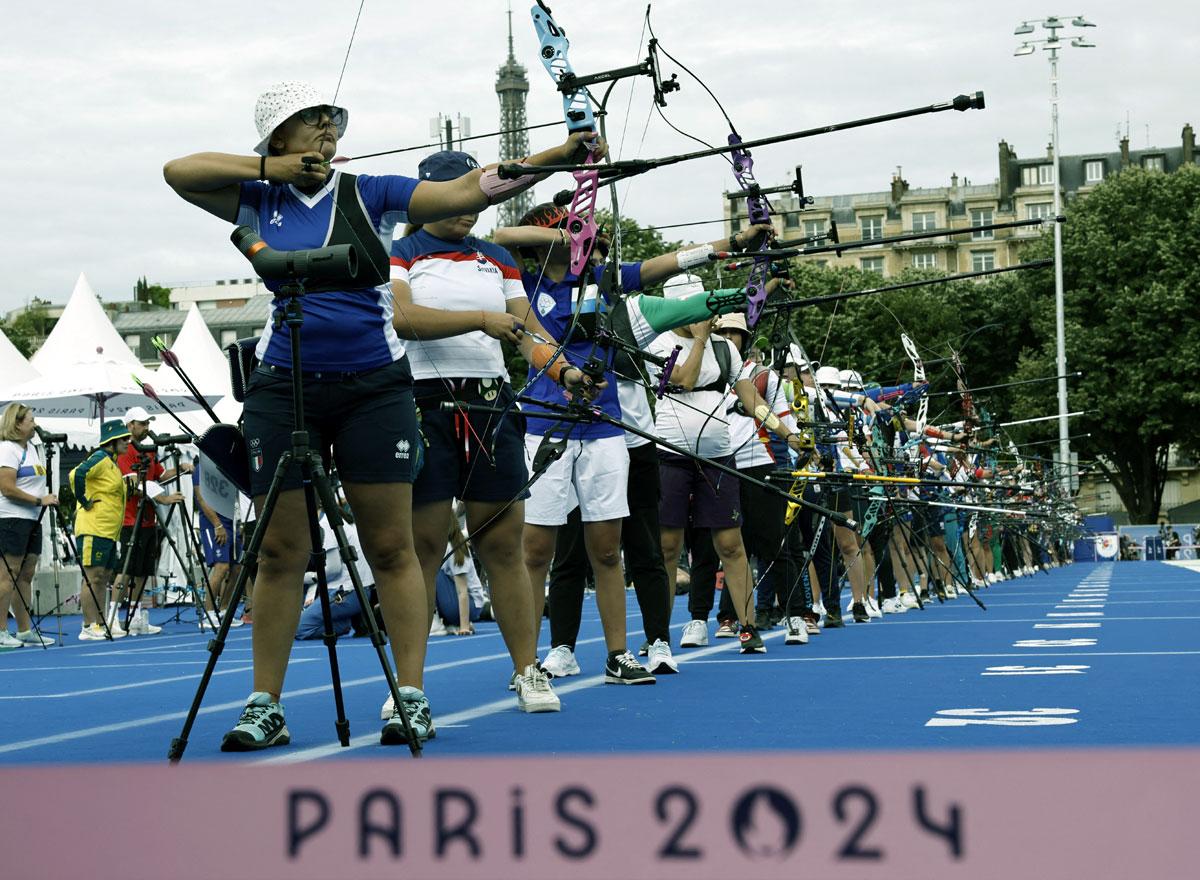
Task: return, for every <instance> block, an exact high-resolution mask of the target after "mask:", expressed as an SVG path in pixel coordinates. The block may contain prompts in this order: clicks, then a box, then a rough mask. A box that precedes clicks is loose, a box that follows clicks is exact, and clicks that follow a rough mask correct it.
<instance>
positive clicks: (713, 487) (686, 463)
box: [658, 449, 742, 529]
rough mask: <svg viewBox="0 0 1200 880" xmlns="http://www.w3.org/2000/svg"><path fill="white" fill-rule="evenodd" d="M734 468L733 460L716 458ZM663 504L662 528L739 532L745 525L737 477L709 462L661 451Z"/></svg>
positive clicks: (660, 473) (660, 513) (659, 510)
mask: <svg viewBox="0 0 1200 880" xmlns="http://www.w3.org/2000/svg"><path fill="white" fill-rule="evenodd" d="M714 460H716V461H720V463H721V464H724V465H728V466H730V467H733V462H734V457H733V456H732V455H731V456H729V457H728V458H724V459H714ZM658 465H659V470H658V473H659V478H660V479H661V480H662V502H661V503H660V504H659V506H658V519H659V523H660V524H661V525H662V526H663V528H668V529H670V528H674V529H682V528H686V527H687V526H688V525H689V514H690V524H691V525H692V526H693V527H694V528H697V529H731V528H732V529H738V528H741V526H742V487H741V485H740V483H741V481H740V480H738V478H737V477H734V476H730V475H729V474H726V473H724V472H722V471H719V470H717V469H716V468H715V467H713V466H712V465H711V464H708V463H707V462H704V463H702V462H700V461H697V460H696V459H694V458H686V457H684V456H682V455H676V454H675V453H674V452H667V451H665V450H662V449H660V450H659V451H658Z"/></svg>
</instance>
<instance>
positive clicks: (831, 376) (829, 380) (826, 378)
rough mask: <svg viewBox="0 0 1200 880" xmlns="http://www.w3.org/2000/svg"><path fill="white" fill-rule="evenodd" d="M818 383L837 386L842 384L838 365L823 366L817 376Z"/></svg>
mask: <svg viewBox="0 0 1200 880" xmlns="http://www.w3.org/2000/svg"><path fill="white" fill-rule="evenodd" d="M815 378H816V380H817V384H818V385H824V386H826V387H833V388H837V387H839V386H840V385H841V381H842V380H841V377H840V376H839V375H838V368H837V367H821V369H819V370H817V375H816V376H815Z"/></svg>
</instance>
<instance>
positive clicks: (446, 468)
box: [413, 379, 529, 505]
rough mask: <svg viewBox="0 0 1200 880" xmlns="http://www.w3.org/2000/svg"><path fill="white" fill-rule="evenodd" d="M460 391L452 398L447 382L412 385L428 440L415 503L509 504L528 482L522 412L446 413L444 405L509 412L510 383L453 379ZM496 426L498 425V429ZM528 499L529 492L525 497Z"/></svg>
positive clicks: (425, 436) (428, 380)
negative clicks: (484, 502) (456, 499)
mask: <svg viewBox="0 0 1200 880" xmlns="http://www.w3.org/2000/svg"><path fill="white" fill-rule="evenodd" d="M447 381H450V382H455V383H457V384H458V387H456V388H455V391H454V397H453V398H451V396H450V393H449V391H448V390H447V388H446V381H443V380H442V379H421V380H419V381H417V382H414V383H413V394H414V395H415V397H416V402H417V408H418V409H419V410H420V414H421V415H420V418H421V434H422V435H423V436H424V438H425V450H424V453H425V465H424V466H423V467H422V468H421V473H420V474H419V475H418V477H417V479H416V482H414V483H413V504H414V505H416V504H430V503H432V502H435V501H446V500H448V499H450V498H459V499H462V500H463V501H493V502H499V501H510V500H512V499H513V498H516V497H517V493H518V492H520V491H521V487H522V486H524V485H525V483H526V481H527V480H528V479H529V472H528V470H527V469H526V467H525V436H524V432H523V430H522V427H521V413H520V411H519V410H517V409H515V408H514V409H513V410H512V411H510V412H509V413H507V414H506V415H505V416H504V418H503V419H501V418H500V414H499V413H472V412H469V411H467V412H463V411H456V412H443V411H442V408H441V404H442V402H443V401H451V402H453V401H458V402H460V403H474V404H480V405H483V406H493V407H501V408H503V407H505V406H507V405H508V404H509V403H511V402H512V401H513V399H514V398H515V397H516V395H515V393H514V392H513V390H512V386H510V385H509V384H508V383H507V382H506V383H504V384H503V385H501V384H499V382H498V380H490V383H491V384H490V385H489V380H487V379H483V380H480V379H457V380H456V379H450V380H447ZM497 422H498V423H499V424H497ZM520 497H521V498H528V497H529V492H528V491H525V492H523V493H522V494H521V496H520Z"/></svg>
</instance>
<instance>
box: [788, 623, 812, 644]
mask: <svg viewBox="0 0 1200 880" xmlns="http://www.w3.org/2000/svg"><path fill="white" fill-rule="evenodd" d="M783 643H784V644H785V645H807V644H808V627H806V626H805V625H804V618H803V617H789V618H788V619H787V635H786V636H784V637H783Z"/></svg>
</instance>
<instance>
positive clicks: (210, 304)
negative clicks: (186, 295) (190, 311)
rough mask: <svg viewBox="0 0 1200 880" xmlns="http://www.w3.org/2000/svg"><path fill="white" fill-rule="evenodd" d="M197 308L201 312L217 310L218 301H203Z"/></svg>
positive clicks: (197, 304)
mask: <svg viewBox="0 0 1200 880" xmlns="http://www.w3.org/2000/svg"><path fill="white" fill-rule="evenodd" d="M196 306H197V307H198V308H199V309H201V310H204V309H215V308H216V307H217V302H216V300H212V299H202V300H200V302H198V303H196Z"/></svg>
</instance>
